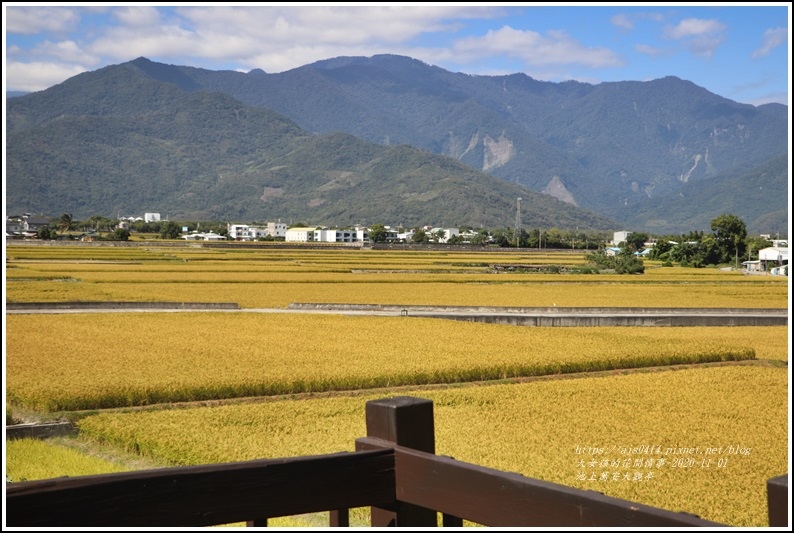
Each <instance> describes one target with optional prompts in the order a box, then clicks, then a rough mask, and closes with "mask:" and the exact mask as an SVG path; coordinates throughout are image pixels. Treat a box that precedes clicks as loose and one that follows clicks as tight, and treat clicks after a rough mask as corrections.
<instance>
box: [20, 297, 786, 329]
mask: <svg viewBox="0 0 794 533" xmlns="http://www.w3.org/2000/svg"><path fill="white" fill-rule="evenodd" d="M92 305H93V306H92ZM185 312H213V313H274V314H288V313H301V314H306V313H308V314H341V315H348V316H395V317H396V316H401V317H418V318H441V319H447V320H459V321H468V322H488V323H494V324H511V325H517V326H788V309H708V308H705V309H688V308H562V307H553V308H548V307H546V308H543V307H534V308H526V307H462V306H419V305H415V306H395V305H374V304H373V305H371V304H291V305H290V306H289V307H287V308H257V309H250V308H240V307H238V306H237V305H236V304H200V303H171V304H169V303H166V302H159V303H157V302H147V303H134V302H117V303H111V302H108V303H105V304H102V306H101V307H100V306H99V305H97V304H90V303H79V304H78V303H75V304H66V303H62V304H41V303H39V304H7V306H6V314H34V313H35V314H73V313H185Z"/></svg>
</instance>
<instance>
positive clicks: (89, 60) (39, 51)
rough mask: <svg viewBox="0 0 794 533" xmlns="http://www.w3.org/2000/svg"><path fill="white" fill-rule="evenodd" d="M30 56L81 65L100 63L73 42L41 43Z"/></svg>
mask: <svg viewBox="0 0 794 533" xmlns="http://www.w3.org/2000/svg"><path fill="white" fill-rule="evenodd" d="M31 55H32V56H41V57H48V58H57V59H60V60H61V61H68V62H70V63H78V64H81V65H96V64H98V63H99V61H100V58H99V56H96V55H92V54H89V53H87V52H85V51H84V50H83V49H81V48H80V47H79V46H78V45H77V43H76V42H74V41H60V42H57V43H53V42H50V41H43V42H41V43H39V44H37V45H36V46H35V48H33V50H32V51H31Z"/></svg>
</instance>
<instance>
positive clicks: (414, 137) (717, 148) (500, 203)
mask: <svg viewBox="0 0 794 533" xmlns="http://www.w3.org/2000/svg"><path fill="white" fill-rule="evenodd" d="M6 130H7V153H6V165H7V184H6V205H7V209H12V210H13V209H18V210H27V211H31V210H43V211H51V212H55V213H60V212H67V211H69V212H74V213H75V214H76V215H77V216H78V217H79V216H81V215H79V214H83V213H84V214H85V216H90V215H92V214H94V213H96V212H105V213H107V212H109V213H116V212H118V211H122V212H137V211H160V212H166V213H168V214H169V216H171V218H183V219H184V218H193V219H196V218H220V219H232V220H237V221H241V220H265V219H267V220H275V219H282V220H286V221H290V220H298V219H300V220H302V221H305V222H309V223H317V224H329V223H331V224H340V225H344V224H354V223H363V224H372V223H386V224H395V223H402V224H405V225H425V224H434V225H437V226H443V225H472V226H486V227H487V226H512V225H513V224H514V222H515V214H516V198H518V197H521V198H522V202H521V214H522V223H523V224H524V225H526V226H531V227H559V228H573V227H575V226H579V227H581V228H592V229H618V228H628V229H632V230H635V231H649V232H653V233H660V234H666V233H677V232H686V231H691V230H708V229H709V221H710V220H711V219H713V218H715V217H716V216H718V215H720V214H722V213H726V212H730V213H733V214H736V215H737V216H739V217H740V218H742V219H743V220H745V222H746V223H747V226H748V229H749V230H751V231H758V232H782V233H785V232H787V227H788V196H789V194H788V181H789V178H788V166H787V161H788V131H789V124H788V108H787V107H786V106H783V105H780V104H767V105H762V106H758V107H755V106H752V105H747V104H740V103H737V102H733V101H731V100H729V99H726V98H723V97H720V96H718V95H715V94H712V93H710V92H708V91H707V90H705V89H703V88H701V87H698V86H696V85H695V84H693V83H691V82H689V81H686V80H681V79H678V78H675V77H665V78H662V79H658V80H652V81H647V82H634V81H626V82H614V83H601V84H598V85H591V84H586V83H579V82H573V81H569V82H563V83H551V82H542V81H538V80H534V79H532V78H530V77H528V76H526V75H523V74H513V75H508V76H473V75H468V74H462V73H453V72H449V71H446V70H443V69H441V68H438V67H434V66H431V65H427V64H425V63H422V62H421V61H418V60H415V59H411V58H408V57H403V56H393V55H379V56H373V57H369V58H366V57H340V58H334V59H328V60H324V61H318V62H316V63H313V64H310V65H305V66H303V67H299V68H296V69H293V70H290V71H286V72H283V73H277V74H267V73H265V72H263V71H261V70H258V69H257V70H253V71H250V72H247V73H242V72H234V71H211V70H205V69H199V68H194V67H189V66H176V65H166V64H162V63H156V62H152V61H150V60H148V59H146V58H138V59H136V60H134V61H130V62H127V63H123V64H120V65H112V66H109V67H105V68H102V69H99V70H96V71H93V72H87V73H83V74H80V75H78V76H75V77H73V78H70V79H69V80H67V81H65V82H64V83H62V84H59V85H56V86H53V87H51V88H49V89H47V90H44V91H40V92H37V93H31V94H28V95H24V96H21V97H15V98H8V100H7V116H6Z"/></svg>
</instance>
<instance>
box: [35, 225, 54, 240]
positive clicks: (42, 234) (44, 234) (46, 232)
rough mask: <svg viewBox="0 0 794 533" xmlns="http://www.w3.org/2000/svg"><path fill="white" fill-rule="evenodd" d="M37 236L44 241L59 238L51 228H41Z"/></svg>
mask: <svg viewBox="0 0 794 533" xmlns="http://www.w3.org/2000/svg"><path fill="white" fill-rule="evenodd" d="M37 235H38V237H39V239H41V240H44V241H48V240H52V239H54V238H55V237H57V236H58V234H57V233H55V230H53V229H52V228H50V227H49V226H42V227H40V228H39V231H38V232H37Z"/></svg>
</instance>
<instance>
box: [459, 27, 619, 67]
mask: <svg viewBox="0 0 794 533" xmlns="http://www.w3.org/2000/svg"><path fill="white" fill-rule="evenodd" d="M453 53H454V55H455V58H456V60H457V61H460V62H466V61H467V60H468V61H475V60H479V59H482V58H483V57H489V56H503V57H504V56H507V57H515V58H518V59H521V60H522V61H524V62H525V63H527V64H529V65H533V66H544V65H581V66H585V67H592V68H600V67H616V66H621V65H622V64H623V62H622V61H621V60H620V58H619V57H618V55H617V54H615V53H614V52H613V51H612V50H609V49H608V48H589V47H586V46H584V45H582V44H581V43H579V42H577V41H576V40H574V39H572V38H570V37H569V36H568V35H567V34H565V33H564V32H561V31H550V32H548V33H547V34H546V35H545V36H543V35H541V34H539V33H537V32H534V31H530V30H515V29H513V28H511V27H509V26H504V27H502V28H501V29H499V30H496V31H493V30H489V31H488V33H486V34H485V35H483V36H482V37H468V38H465V39H461V40H459V41H457V42H456V43H455V44H454V46H453Z"/></svg>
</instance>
